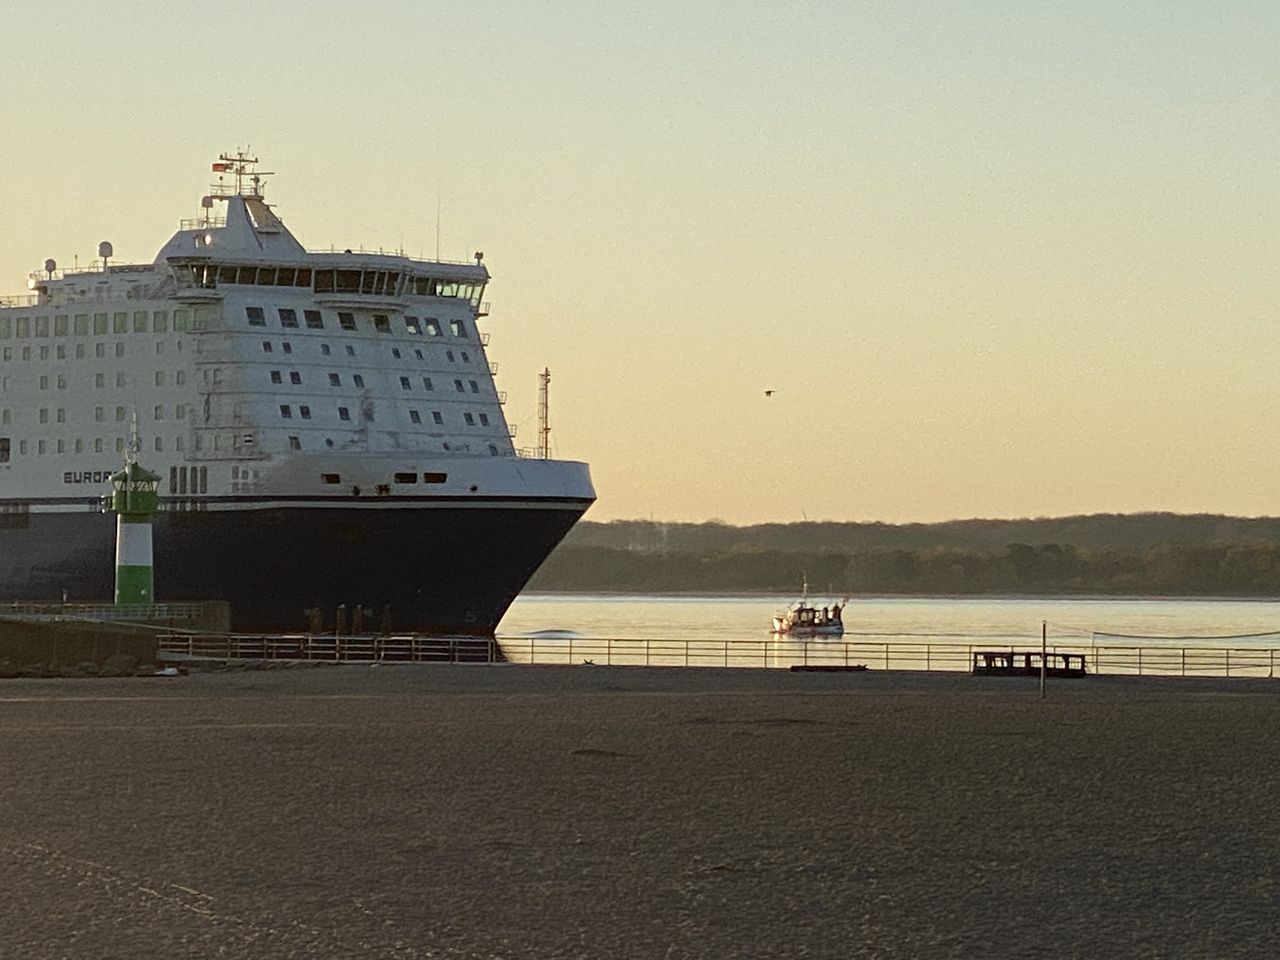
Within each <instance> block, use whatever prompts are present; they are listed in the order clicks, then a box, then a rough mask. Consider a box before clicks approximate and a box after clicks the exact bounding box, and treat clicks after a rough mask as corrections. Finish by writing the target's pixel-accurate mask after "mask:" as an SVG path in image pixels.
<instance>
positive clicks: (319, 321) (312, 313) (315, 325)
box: [302, 310, 324, 330]
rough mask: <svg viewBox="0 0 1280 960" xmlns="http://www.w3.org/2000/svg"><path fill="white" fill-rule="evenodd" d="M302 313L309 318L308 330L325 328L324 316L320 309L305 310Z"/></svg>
mask: <svg viewBox="0 0 1280 960" xmlns="http://www.w3.org/2000/svg"><path fill="white" fill-rule="evenodd" d="M302 313H303V315H304V316H305V317H306V318H307V329H308V330H323V329H324V317H323V316H321V314H320V311H319V310H304V311H302Z"/></svg>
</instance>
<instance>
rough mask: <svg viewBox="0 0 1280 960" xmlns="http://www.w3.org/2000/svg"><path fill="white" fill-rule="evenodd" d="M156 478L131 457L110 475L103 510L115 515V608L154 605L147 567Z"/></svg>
mask: <svg viewBox="0 0 1280 960" xmlns="http://www.w3.org/2000/svg"><path fill="white" fill-rule="evenodd" d="M159 484H160V477H159V476H158V475H156V474H154V473H152V472H151V471H150V470H144V469H143V468H142V467H141V466H140V465H139V464H138V463H137V461H135V460H133V459H132V457H130V459H128V460H127V461H126V462H125V465H124V469H123V470H121V471H120V472H119V473H113V474H112V475H111V490H112V492H111V496H110V497H107V498H105V499H106V501H107V509H108V510H110V511H111V512H112V513H114V514H115V515H116V605H117V606H122V605H126V604H152V603H155V602H156V596H155V575H154V573H153V570H152V565H151V516H152V514H154V513H155V512H156V509H157V507H158V506H159V503H160V496H159V494H158V493H157V492H156V488H157V487H158V486H159Z"/></svg>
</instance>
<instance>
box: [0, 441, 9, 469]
mask: <svg viewBox="0 0 1280 960" xmlns="http://www.w3.org/2000/svg"><path fill="white" fill-rule="evenodd" d="M8 462H9V438H8V437H0V463H8Z"/></svg>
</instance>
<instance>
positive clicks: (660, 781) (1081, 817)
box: [0, 665, 1280, 958]
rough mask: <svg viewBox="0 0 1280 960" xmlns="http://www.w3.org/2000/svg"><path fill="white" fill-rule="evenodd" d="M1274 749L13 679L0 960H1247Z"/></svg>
mask: <svg viewBox="0 0 1280 960" xmlns="http://www.w3.org/2000/svg"><path fill="white" fill-rule="evenodd" d="M1277 722H1280V686H1277V685H1276V684H1275V683H1274V682H1270V681H1248V680H1245V681H1200V680H1150V679H1146V680H1139V679H1121V678H1109V677H1103V678H1096V677H1091V678H1087V679H1085V680H1079V681H1062V682H1060V683H1058V684H1051V685H1050V689H1049V699H1048V700H1047V701H1043V702H1042V701H1040V700H1039V699H1038V695H1037V684H1036V682H1035V681H1034V680H1025V679H1002V678H978V677H969V676H965V675H939V674H933V675H930V674H891V673H877V672H875V671H869V672H867V673H856V674H812V673H810V674H806V673H789V672H781V671H757V670H742V669H734V670H716V669H702V670H679V669H665V670H664V669H654V670H645V669H640V668H606V667H599V666H592V667H513V666H481V665H467V666H461V665H406V666H381V667H367V666H348V667H335V668H332V669H327V670H305V671H299V670H273V671H264V672H257V671H253V672H229V673H218V674H201V673H193V674H191V675H190V676H184V677H175V678H163V679H160V678H157V679H146V680H143V679H132V678H131V679H119V680H98V681H94V682H92V683H88V682H84V681H73V680H28V681H24V682H22V683H17V684H12V685H6V686H4V687H0V768H2V769H3V770H4V771H5V777H4V778H3V781H2V782H0V808H2V809H3V811H4V813H3V816H0V889H3V890H4V891H5V897H4V898H0V956H14V957H24V958H45V957H49V958H52V957H105V956H121V957H123V956H129V957H164V958H175V957H209V956H235V957H238V958H257V957H262V958H267V957H281V956H290V957H346V956H359V957H403V958H418V957H422V958H427V957H477V958H480V957H485V958H496V957H502V958H524V957H540V958H542V957H549V958H556V957H582V958H588V957H590V958H601V957H610V958H631V957H635V958H651V957H668V958H692V957H798V956H810V957H831V958H844V957H889V958H893V957H975V958H978V957H982V958H988V957H1027V956H1036V957H1087V956H1161V957H1255V956H1268V955H1270V954H1271V952H1272V949H1273V946H1274V943H1275V941H1276V937H1277V935H1280V910H1278V909H1277V904H1278V902H1280V867H1278V866H1277V865H1280V826H1277V824H1278V823H1280V821H1277V818H1275V817H1274V816H1272V815H1271V808H1272V805H1273V801H1274V798H1275V797H1276V796H1277V795H1280V752H1277V751H1276V750H1274V749H1273V744H1272V738H1273V736H1274V730H1275V729H1276V728H1277Z"/></svg>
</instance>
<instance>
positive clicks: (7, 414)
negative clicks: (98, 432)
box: [0, 403, 187, 426]
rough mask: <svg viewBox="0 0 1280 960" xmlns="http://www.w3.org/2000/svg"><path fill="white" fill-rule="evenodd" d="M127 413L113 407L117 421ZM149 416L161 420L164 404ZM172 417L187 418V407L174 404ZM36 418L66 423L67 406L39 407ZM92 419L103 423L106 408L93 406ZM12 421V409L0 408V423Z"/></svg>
mask: <svg viewBox="0 0 1280 960" xmlns="http://www.w3.org/2000/svg"><path fill="white" fill-rule="evenodd" d="M127 415H128V408H126V407H123V406H117V407H116V408H115V420H116V422H117V423H123V422H124V419H125V417H126V416H127ZM151 416H152V419H153V420H163V419H164V418H165V406H164V404H162V403H157V404H156V405H155V407H154V408H153V409H152V411H151ZM173 418H174V419H175V420H185V419H186V418H187V407H186V405H185V404H181V403H178V404H174V407H173ZM36 419H37V420H38V421H39V422H40V423H66V422H67V419H68V418H67V408H66V407H53V408H51V407H40V408H39V409H38V410H37V411H36ZM93 419H94V422H95V423H105V422H106V421H107V408H106V407H94V408H93ZM12 422H13V411H12V410H10V409H8V408H6V409H4V410H0V424H3V425H5V426H8V425H9V424H10V423H12Z"/></svg>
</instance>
